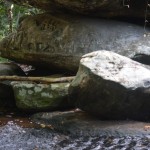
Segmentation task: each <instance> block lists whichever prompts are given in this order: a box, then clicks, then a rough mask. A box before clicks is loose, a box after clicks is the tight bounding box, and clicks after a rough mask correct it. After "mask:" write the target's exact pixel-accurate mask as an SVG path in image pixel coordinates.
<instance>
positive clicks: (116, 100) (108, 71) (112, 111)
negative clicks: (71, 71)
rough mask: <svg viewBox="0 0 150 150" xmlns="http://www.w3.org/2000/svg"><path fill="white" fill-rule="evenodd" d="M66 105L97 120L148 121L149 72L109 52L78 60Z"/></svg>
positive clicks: (149, 98) (93, 54) (135, 63)
mask: <svg viewBox="0 0 150 150" xmlns="http://www.w3.org/2000/svg"><path fill="white" fill-rule="evenodd" d="M69 94H70V102H71V103H75V105H76V107H79V108H80V109H82V110H84V111H87V112H89V113H91V114H94V115H96V116H98V117H99V118H101V119H127V118H130V119H138V120H146V119H150V110H149V107H150V71H149V70H148V69H146V68H144V67H143V66H141V64H140V63H138V62H135V61H133V60H130V59H129V58H126V57H124V56H121V55H118V54H116V53H113V52H109V51H96V52H93V53H90V54H87V55H85V56H83V57H82V59H81V61H80V67H79V71H78V73H77V76H76V78H75V80H74V81H73V82H72V83H71V85H70V88H69Z"/></svg>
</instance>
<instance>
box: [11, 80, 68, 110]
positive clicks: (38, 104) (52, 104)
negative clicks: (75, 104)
mask: <svg viewBox="0 0 150 150" xmlns="http://www.w3.org/2000/svg"><path fill="white" fill-rule="evenodd" d="M11 85H12V87H13V91H14V96H15V100H16V105H17V107H18V108H19V109H20V110H23V111H41V110H43V111H45V110H49V111H51V110H60V109H65V108H69V107H70V105H69V103H68V87H69V83H57V84H49V85H48V84H36V83H32V82H12V83H11Z"/></svg>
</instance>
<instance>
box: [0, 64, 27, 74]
mask: <svg viewBox="0 0 150 150" xmlns="http://www.w3.org/2000/svg"><path fill="white" fill-rule="evenodd" d="M5 75H9V76H13V75H17V76H26V75H25V73H24V71H23V70H22V69H21V68H20V67H19V66H18V65H16V64H14V63H0V76H5Z"/></svg>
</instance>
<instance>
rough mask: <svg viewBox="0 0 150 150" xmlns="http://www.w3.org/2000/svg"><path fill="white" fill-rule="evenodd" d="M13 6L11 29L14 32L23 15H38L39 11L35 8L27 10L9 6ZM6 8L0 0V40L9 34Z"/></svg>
mask: <svg viewBox="0 0 150 150" xmlns="http://www.w3.org/2000/svg"><path fill="white" fill-rule="evenodd" d="M11 5H12V6H13V9H12V14H13V19H12V29H13V30H16V28H17V26H18V22H19V18H20V17H22V16H23V15H33V14H37V13H40V10H38V9H36V8H31V7H30V8H29V7H24V6H18V5H15V4H11ZM7 10H8V8H7V6H6V5H5V1H4V0H0V40H1V39H2V38H4V37H5V36H7V35H8V34H9V33H10V22H9V16H8V12H7Z"/></svg>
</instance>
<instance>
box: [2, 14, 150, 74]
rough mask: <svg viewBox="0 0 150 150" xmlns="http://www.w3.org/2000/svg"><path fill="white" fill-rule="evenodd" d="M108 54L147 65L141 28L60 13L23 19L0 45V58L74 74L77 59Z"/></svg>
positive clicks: (149, 46)
mask: <svg viewBox="0 0 150 150" xmlns="http://www.w3.org/2000/svg"><path fill="white" fill-rule="evenodd" d="M103 49H104V50H109V51H113V52H116V53H119V54H121V55H124V56H127V57H130V58H133V59H135V60H138V61H140V62H144V63H145V64H150V37H144V30H143V26H138V25H135V24H130V23H124V22H118V21H113V20H103V19H97V18H89V17H84V16H76V15H69V14H68V15H66V14H60V13H51V14H40V15H35V16H28V17H26V18H25V19H24V20H23V21H22V22H21V23H20V26H19V28H18V30H17V32H15V33H13V34H11V35H9V36H8V37H6V38H4V39H3V40H2V41H1V42H0V52H1V56H3V57H6V58H10V59H12V60H15V61H19V62H22V63H28V64H32V65H34V66H39V67H41V66H42V67H45V68H49V69H54V70H58V69H59V70H69V71H74V72H76V71H77V69H78V66H79V61H80V59H81V56H82V55H84V54H87V53H89V52H93V51H96V50H103Z"/></svg>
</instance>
